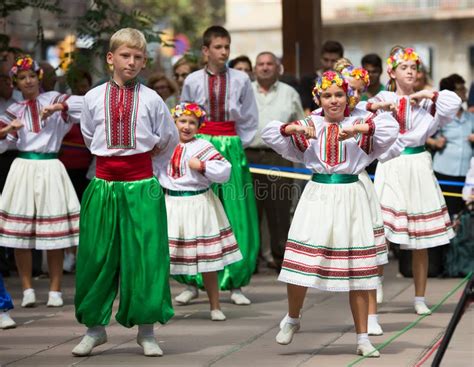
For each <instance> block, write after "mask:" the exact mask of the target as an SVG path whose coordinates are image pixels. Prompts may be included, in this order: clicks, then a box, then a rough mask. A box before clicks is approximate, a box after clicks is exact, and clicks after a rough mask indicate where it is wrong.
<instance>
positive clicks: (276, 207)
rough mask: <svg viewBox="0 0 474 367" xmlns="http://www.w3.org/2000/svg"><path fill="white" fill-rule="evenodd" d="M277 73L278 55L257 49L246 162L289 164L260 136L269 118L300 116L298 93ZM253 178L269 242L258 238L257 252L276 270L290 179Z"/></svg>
mask: <svg viewBox="0 0 474 367" xmlns="http://www.w3.org/2000/svg"><path fill="white" fill-rule="evenodd" d="M279 74H280V61H279V60H278V58H277V57H276V56H275V55H274V54H273V53H272V52H268V51H265V52H261V53H260V54H259V55H258V56H257V60H256V62H255V79H256V80H255V81H254V82H253V83H252V88H253V91H254V94H255V99H256V101H257V107H258V116H259V119H258V121H259V126H258V131H257V134H256V136H255V139H254V140H253V142H252V143H251V144H250V146H249V148H248V149H247V157H248V159H249V162H250V163H256V164H265V165H270V166H289V167H292V166H293V165H292V163H291V162H290V161H288V160H286V159H284V158H282V157H281V156H280V155H279V154H277V153H275V152H274V151H273V150H272V149H271V148H269V147H268V146H267V145H266V144H265V143H264V142H263V140H262V138H261V131H262V129H263V128H264V127H265V125H266V124H267V123H269V122H270V121H273V120H278V121H282V122H292V121H296V120H299V119H302V118H304V111H303V107H302V105H301V99H300V97H299V95H298V92H297V91H296V90H295V89H294V88H293V87H291V86H289V85H287V84H285V83H282V82H280V81H279V80H278V78H279ZM253 180H254V188H255V196H256V198H257V209H258V216H259V223H260V229H261V231H260V233H266V232H268V233H269V241H268V240H265V239H263V240H262V239H261V244H262V245H261V252H262V254H261V255H262V257H263V258H264V260H266V261H267V265H268V266H269V267H272V268H277V269H280V268H281V264H282V262H283V254H284V252H285V243H286V239H287V235H288V230H289V229H290V208H291V203H292V201H291V192H292V190H291V188H292V186H293V180H291V179H285V178H281V177H276V178H274V177H268V176H266V175H256V174H254V175H253ZM264 215H265V216H266V219H267V226H265V227H266V228H263V227H264V225H263V222H264V221H263V217H264ZM267 228H268V230H266V229H267ZM269 249H271V253H270V251H269Z"/></svg>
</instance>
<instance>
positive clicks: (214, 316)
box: [211, 310, 226, 321]
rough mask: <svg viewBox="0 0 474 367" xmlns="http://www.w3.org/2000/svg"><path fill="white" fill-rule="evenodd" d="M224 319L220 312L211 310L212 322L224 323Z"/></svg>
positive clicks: (222, 313)
mask: <svg viewBox="0 0 474 367" xmlns="http://www.w3.org/2000/svg"><path fill="white" fill-rule="evenodd" d="M225 319H226V317H225V315H224V312H222V311H221V310H211V320H212V321H225Z"/></svg>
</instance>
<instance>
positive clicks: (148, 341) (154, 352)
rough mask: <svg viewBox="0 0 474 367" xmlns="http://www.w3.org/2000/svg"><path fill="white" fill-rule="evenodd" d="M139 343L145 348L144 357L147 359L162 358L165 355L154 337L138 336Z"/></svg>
mask: <svg viewBox="0 0 474 367" xmlns="http://www.w3.org/2000/svg"><path fill="white" fill-rule="evenodd" d="M137 343H138V345H140V346H141V347H142V348H143V355H145V356H147V357H161V356H162V355H163V351H162V350H161V348H160V347H159V346H158V343H157V342H156V339H155V337H154V336H139V335H137Z"/></svg>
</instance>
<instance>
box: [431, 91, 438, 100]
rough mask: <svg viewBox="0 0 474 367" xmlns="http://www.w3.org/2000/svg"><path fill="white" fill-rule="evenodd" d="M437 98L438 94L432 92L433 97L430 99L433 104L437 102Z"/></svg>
mask: <svg viewBox="0 0 474 367" xmlns="http://www.w3.org/2000/svg"><path fill="white" fill-rule="evenodd" d="M438 96H439V92H436V91H434V92H433V97H431V101H432V102H433V103H436V101H437V100H438Z"/></svg>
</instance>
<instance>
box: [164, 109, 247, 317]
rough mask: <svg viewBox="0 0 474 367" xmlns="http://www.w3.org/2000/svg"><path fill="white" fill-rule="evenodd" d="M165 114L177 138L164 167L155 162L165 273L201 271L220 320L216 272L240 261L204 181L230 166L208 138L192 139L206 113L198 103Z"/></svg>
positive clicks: (217, 178)
mask: <svg viewBox="0 0 474 367" xmlns="http://www.w3.org/2000/svg"><path fill="white" fill-rule="evenodd" d="M171 113H172V115H173V117H174V119H175V123H176V128H177V129H178V133H179V141H180V142H179V144H178V146H177V147H176V148H175V151H174V153H173V155H172V157H171V161H170V162H169V163H168V164H167V165H166V167H158V166H157V165H159V162H158V161H156V164H157V165H156V166H155V167H156V169H155V171H157V174H158V178H159V181H160V183H161V185H162V186H163V187H164V189H165V194H166V196H165V197H166V210H167V216H168V237H169V246H170V263H171V267H170V274H172V275H180V274H181V275H200V276H202V279H203V281H204V287H205V289H206V292H207V295H208V297H209V303H210V308H211V314H210V317H211V320H213V321H224V320H225V319H226V317H225V315H224V313H223V312H222V311H221V309H220V304H219V287H218V282H217V272H218V271H219V270H222V269H223V268H224V266H226V265H229V264H232V263H235V262H237V261H240V260H241V259H242V254H241V253H240V250H239V247H238V245H237V241H236V239H235V237H234V233H233V231H232V228H231V227H230V224H229V221H228V219H227V216H226V214H225V211H224V208H223V206H222V204H221V202H220V201H219V199H218V198H217V196H216V195H215V194H214V192H213V191H212V190H210V186H211V184H212V183H214V182H216V183H223V182H226V181H227V180H228V179H229V176H230V172H231V165H230V163H229V162H228V161H227V160H226V159H225V158H224V157H223V156H222V155H221V154H220V153H219V152H218V151H217V150H216V149H215V148H214V146H213V145H212V144H211V143H209V142H208V141H207V140H204V139H196V138H195V135H196V133H197V131H198V129H199V127H200V126H201V125H202V124H203V123H204V119H205V116H206V113H205V111H204V110H203V108H202V107H200V106H199V105H197V104H196V103H187V102H182V103H180V104H178V105H177V106H176V107H175V108H173V109H172V110H171ZM165 163H166V162H165Z"/></svg>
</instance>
